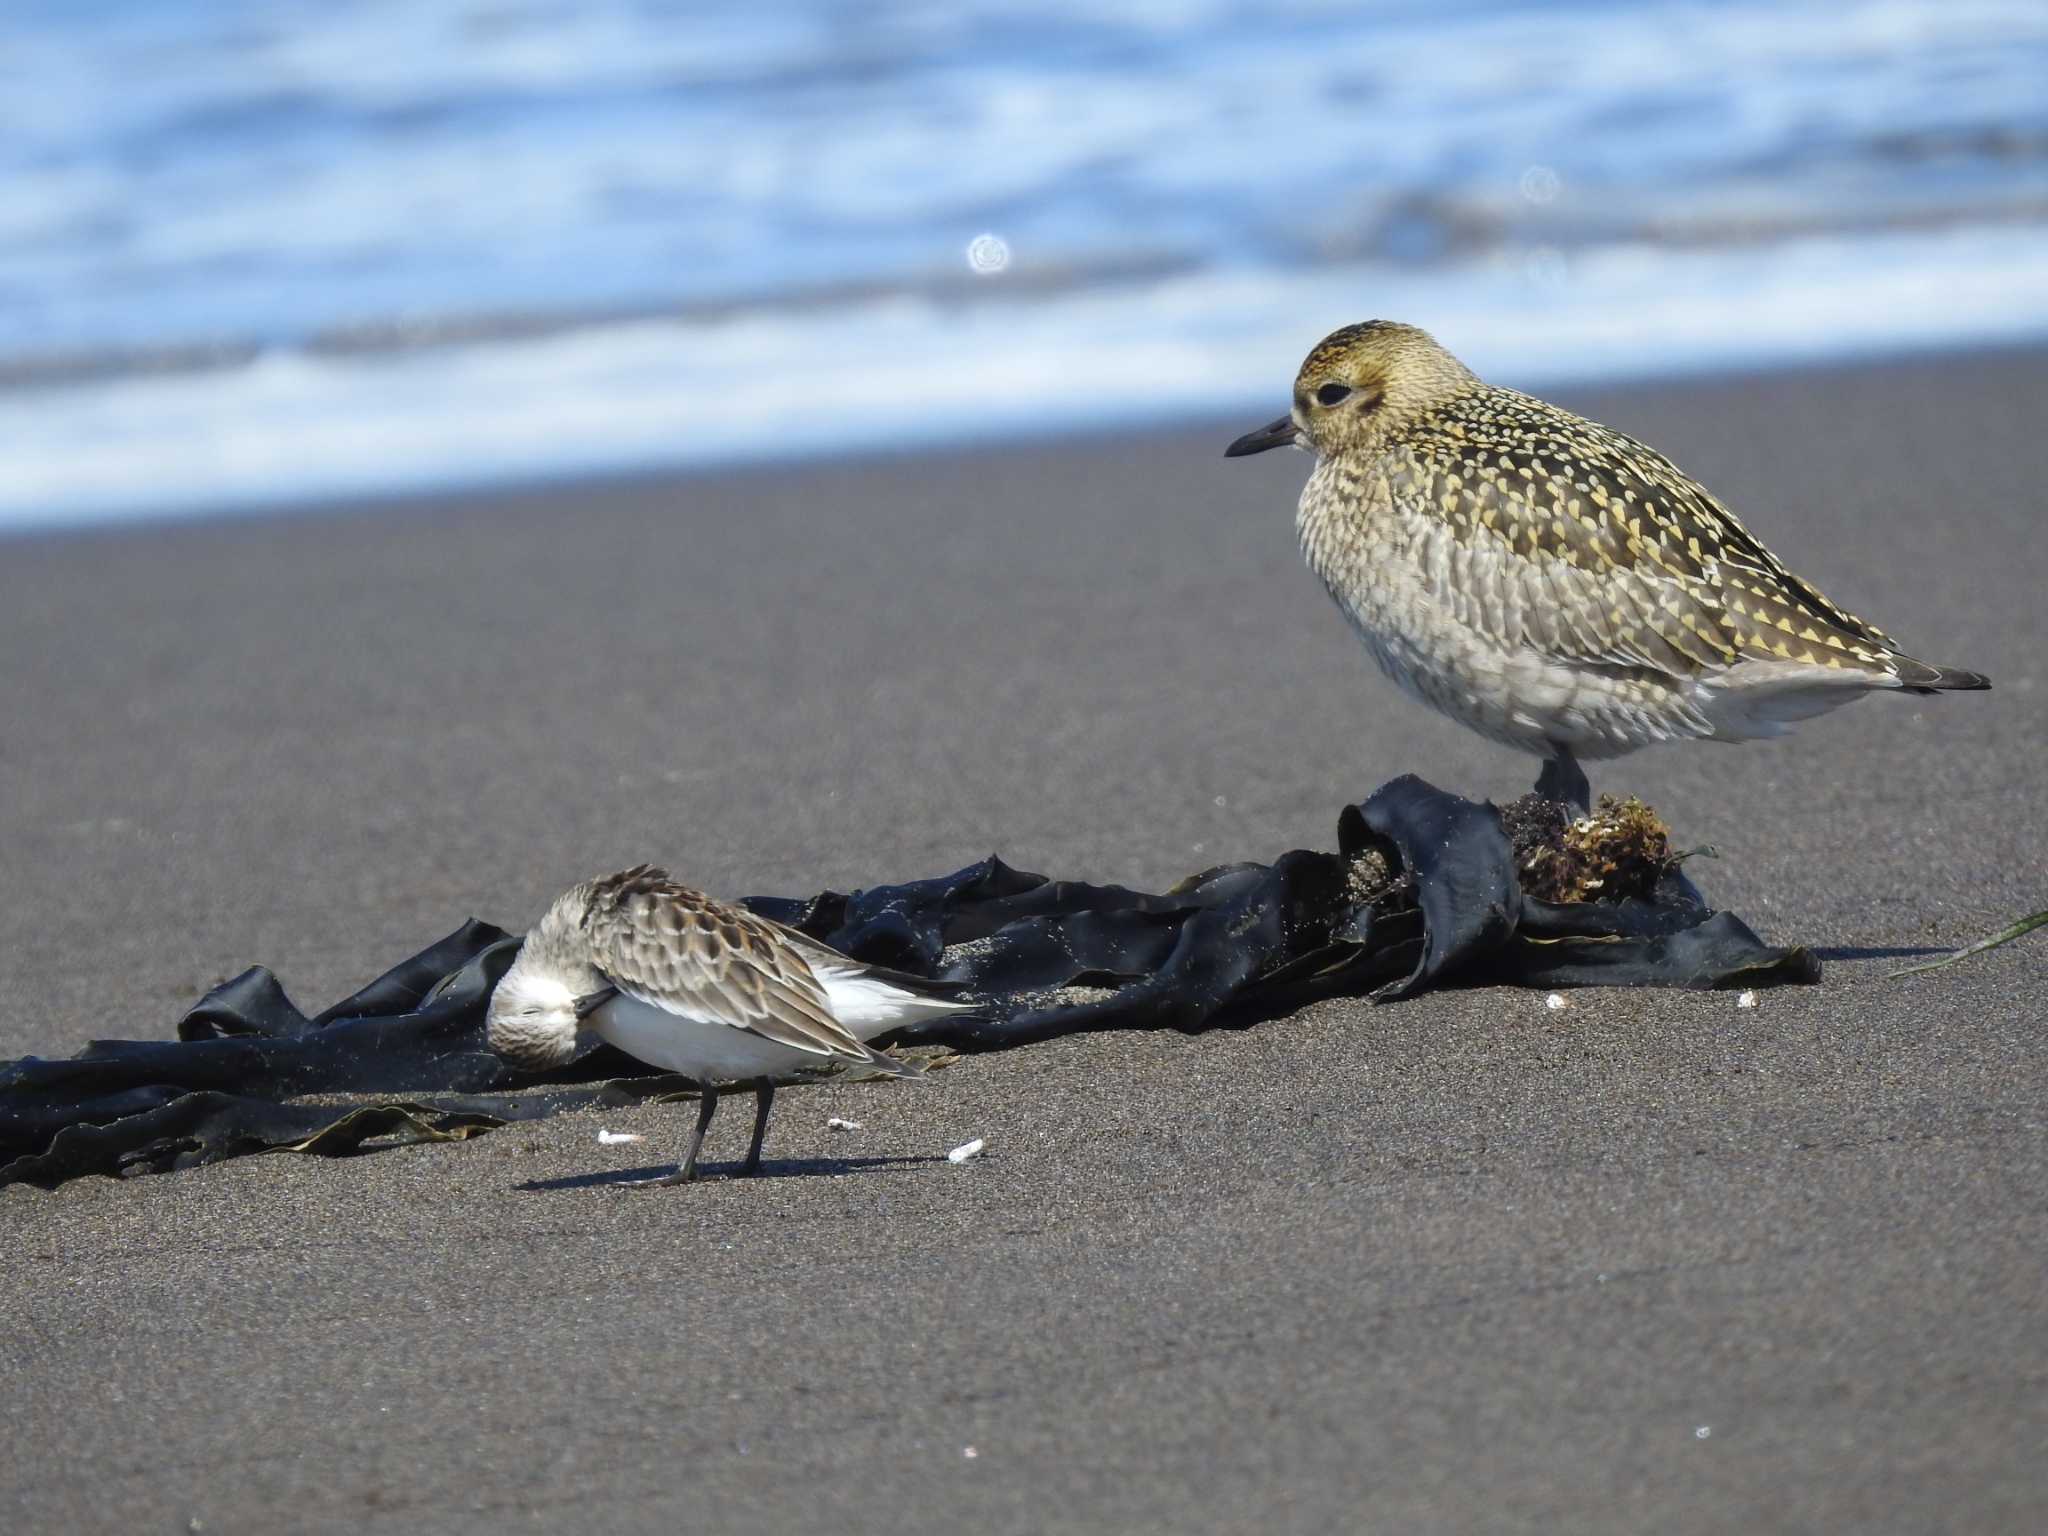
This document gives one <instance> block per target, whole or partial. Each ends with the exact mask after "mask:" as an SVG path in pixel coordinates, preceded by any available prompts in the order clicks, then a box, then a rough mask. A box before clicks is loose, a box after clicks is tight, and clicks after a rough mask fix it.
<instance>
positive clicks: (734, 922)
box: [583, 864, 872, 1061]
mask: <svg viewBox="0 0 2048 1536" xmlns="http://www.w3.org/2000/svg"><path fill="white" fill-rule="evenodd" d="M583 930H584V932H585V933H586V934H587V935H588V936H589V940H590V947H591V958H592V959H593V960H594V961H595V962H596V964H597V967H598V969H599V970H601V971H602V972H604V974H605V976H606V978H607V979H608V980H610V982H611V983H612V985H613V986H615V987H617V988H618V989H619V990H620V991H621V992H623V993H625V994H626V995H627V996H629V997H633V998H637V999H638V1000H639V1001H641V1002H643V1003H648V1004H651V1005H652V1006H654V1007H657V1008H666V1009H668V1010H669V1011H670V1012H671V1013H676V1014H681V1015H683V1016H685V1017H688V1018H693V1019H701V1020H704V1021H706V1022H709V1023H717V1024H729V1025H731V1026H732V1027H733V1028H735V1029H746V1030H751V1031H753V1032H754V1033H755V1034H757V1035H760V1036H762V1037H763V1038H764V1039H768V1040H773V1041H775V1042H776V1043H778V1044H780V1045H787V1046H790V1047H792V1048H794V1049H796V1050H799V1051H808V1052H810V1053H812V1054H813V1055H818V1056H843V1057H850V1058H852V1059H854V1060H857V1061H865V1060H867V1059H869V1057H870V1055H871V1054H872V1053H871V1052H870V1051H869V1050H868V1048H867V1047H866V1046H865V1045H863V1044H861V1042H860V1041H859V1040H858V1039H856V1038H855V1037H854V1035H853V1034H852V1033H851V1032H849V1031H848V1030H847V1029H846V1027H845V1026H844V1025H842V1024H840V1023H839V1021H838V1020H837V1019H836V1018H834V1017H833V1014H832V1008H831V1004H830V1002H829V1001H828V1000H827V998H826V995H825V989H824V987H823V986H821V985H820V984H819V981H818V978H817V976H816V975H815V974H813V973H812V971H811V968H810V966H809V964H808V963H807V962H806V961H805V959H804V957H803V955H802V954H800V953H799V952H798V951H797V949H796V947H795V946H794V945H792V944H790V943H789V942H788V941H787V940H785V939H784V938H783V937H782V936H781V935H780V934H779V933H777V932H776V930H775V927H774V925H773V924H770V923H769V922H767V921H766V920H765V919H762V918H758V917H755V916H754V915H753V914H752V913H751V912H748V911H746V910H745V909H744V908H741V907H735V906H730V905H728V904H726V903H725V902H722V901H714V900H713V899H712V898H711V897H709V896H706V895H705V894H704V893H703V892H702V891H695V890H692V889H690V887H688V886H686V885H680V884H678V883H677V882H676V881H675V880H673V879H671V878H670V877H669V876H668V874H667V873H666V872H665V871H663V870H659V869H656V868H654V867H653V866H652V865H648V864H643V865H640V866H638V867H637V868H634V869H628V870H624V871H621V872H620V873H619V874H616V875H608V876H606V877H605V878H604V879H602V880H598V881H596V882H594V883H593V884H592V886H591V893H590V903H589V906H588V907H587V908H586V910H585V912H584V917H583Z"/></svg>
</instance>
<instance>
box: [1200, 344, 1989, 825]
mask: <svg viewBox="0 0 2048 1536" xmlns="http://www.w3.org/2000/svg"><path fill="white" fill-rule="evenodd" d="M1280 447H1299V448H1305V449H1307V450H1309V451H1310V452H1312V453H1313V454H1315V455H1316V467H1315V470H1314V472H1313V473H1311V474H1310V476H1309V479H1308V485H1307V487H1306V489H1304V490H1303V491H1302V493H1301V505H1300V509H1299V511H1298V513H1297V515H1296V519H1295V526H1296V528H1297V530H1298V531H1299V533H1300V536H1301V543H1302V549H1303V551H1304V552H1305V553H1306V554H1307V556H1308V561H1309V564H1310V565H1311V566H1312V567H1313V568H1314V569H1315V572H1316V574H1317V575H1318V576H1320V577H1321V578H1322V579H1323V583H1324V585H1325V586H1327V587H1328V588H1329V591H1330V595H1331V596H1332V597H1333V598H1335V599H1336V601H1337V605H1338V607H1340V608H1342V609H1343V610H1344V614H1345V617H1346V618H1348V619H1349V620H1350V621H1351V625H1352V627H1353V628H1354V629H1355V630H1357V632H1358V634H1359V637H1360V638H1361V639H1362V640H1364V642H1365V647H1366V649H1367V650H1368V651H1370V652H1371V653H1372V656H1373V659H1374V660H1375V661H1377V662H1378V663H1379V665H1380V667H1381V668H1382V669H1383V670H1384V671H1385V672H1386V673H1387V675H1388V676H1390V677H1391V678H1393V679H1394V681H1395V682H1396V683H1398V684H1399V685H1400V686H1401V687H1402V688H1403V689H1404V690H1406V691H1407V692H1409V693H1411V694H1413V695H1414V696H1415V697H1417V698H1419V699H1421V700H1422V701H1423V702H1424V703H1426V704H1429V705H1432V706H1433V707H1435V708H1436V709H1439V710H1441V711H1442V712H1443V713H1445V714H1447V715H1449V716H1451V718H1453V719H1454V720H1458V721H1460V722H1462V723H1463V724H1465V725H1468V726H1470V727H1472V728H1473V729H1474V730H1476V731H1479V732H1480V733H1481V734H1482V735H1485V736H1488V737H1491V738H1493V739H1494V740H1496V741H1504V742H1506V743H1508V744H1509V745H1511V746H1516V747H1520V748H1522V749H1524V750H1525V751H1530V752H1534V753H1536V754H1537V755H1539V756H1540V757H1542V758H1543V759H1544V760H1545V761H1544V767H1543V772H1542V774H1541V776H1540V777H1539V778H1538V779H1537V781H1536V788H1537V792H1538V793H1540V794H1543V795H1546V796H1548V797H1549V798H1551V799H1554V800H1565V801H1569V802H1571V803H1574V804H1576V805H1578V806H1580V807H1581V808H1583V807H1585V806H1586V805H1587V804H1588V801H1589V799H1590V789H1589V786H1588V785H1587V783H1586V776H1585V773H1584V771H1583V770H1582V769H1581V768H1580V767H1579V766H1578V759H1580V758H1600V757H1619V756H1620V755H1622V754H1623V753H1625V752H1632V751H1634V750H1635V749H1636V748H1638V747H1642V746H1647V745H1649V744H1650V743H1652V742H1657V741H1671V740H1679V739H1684V738H1706V739H1710V740H1717V741H1746V740H1751V739H1754V738H1757V737H1763V736H1778V735H1782V734H1783V733H1784V731H1785V729H1786V727H1787V726H1788V725H1789V724H1791V723H1792V722H1794V721H1797V720H1804V719H1806V718H1808V717H1809V716H1812V715H1817V714H1819V713H1821V712H1822V711H1824V710H1828V709H1832V708H1834V707H1835V706H1836V705H1839V704H1845V703H1848V702H1849V701H1850V700H1851V699H1855V698H1858V697H1860V696H1862V695H1863V694H1864V693H1867V692H1869V691H1871V690H1873V689H1905V690H1907V691H1909V692H1913V693H1932V692H1937V691H1941V690H1945V689H1963V688H1988V687H1990V686H1991V684H1990V682H1989V681H1988V680H1987V679H1985V678H1983V677H1981V676H1979V675H1978V674H1977V673H1975V672H1963V671H1957V670H1953V669H1950V668H1944V667H1934V666H1929V665H1927V664H1926V663H1925V662H1920V661H1915V660H1913V659H1912V658H1911V657H1909V656H1907V655H1905V654H1903V653H1902V652H1901V651H1900V650H1899V649H1898V646H1897V645H1896V644H1895V643H1894V642H1893V640H1892V639H1891V637H1890V636H1888V635H1886V634H1885V633H1884V632H1883V631H1882V630H1879V629H1878V628H1876V627H1875V626H1874V625H1871V624H1866V623H1865V622H1864V621H1863V620H1861V619H1859V618H1857V617H1856V616H1855V615H1854V614H1851V613H1849V612H1847V611H1846V610H1844V609H1841V608H1838V607H1836V606H1835V605H1834V604H1833V603H1831V602H1829V601H1828V600H1827V598H1825V597H1823V596H1822V595H1821V594H1820V592H1819V590H1818V589H1817V588H1815V587H1814V586H1813V585H1811V584H1810V583H1808V582H1806V581H1803V580H1801V579H1800V578H1799V577H1798V576H1795V575H1794V574H1793V573H1792V572H1791V571H1790V570H1788V569H1787V568H1786V566H1785V563H1784V562H1783V561H1782V560H1780V559H1779V558H1778V557H1777V556H1776V555H1774V554H1772V553H1771V552H1770V550H1768V549H1766V548H1765V547H1764V546H1763V544H1762V543H1761V542H1760V541H1759V540H1758V539H1757V538H1756V537H1755V536H1754V535H1753V534H1751V533H1750V532H1749V530H1748V529H1746V528H1744V527H1743V526H1742V524H1741V523H1740V522H1738V521H1737V520H1736V518H1735V515H1734V514H1733V513H1732V512H1730V511H1729V510H1728V509H1727V508H1726V507H1723V506H1722V505H1721V504H1720V503H1719V502H1718V501H1716V500H1715V499H1714V498H1713V497H1712V496H1711V495H1709V494H1708V493H1707V491H1706V490H1705V489H1704V488H1702V487H1701V486H1700V485H1699V484H1698V483H1697V482H1696V481H1693V480H1691V479H1689V478H1687V476H1685V475H1684V474H1683V473H1681V472H1680V471H1679V470H1678V469H1677V468H1676V467H1675V466H1674V465H1673V464H1672V463H1671V462H1670V460H1668V459H1666V458H1664V457H1663V456H1662V455H1661V454H1659V453H1657V452H1655V451H1654V450H1652V449H1650V448H1646V447H1645V446H1643V444H1641V443H1638V442H1636V441H1635V440H1634V439H1632V438H1628V437H1624V436H1622V435H1621V434H1620V433H1619V432H1612V431H1609V430H1608V429H1607V428H1605V427H1602V426H1597V425H1595V424H1594V423H1593V422H1590V421H1587V420H1585V419H1584V418H1583V417H1579V416H1575V415H1573V414H1572V413H1571V412H1570V411H1566V410H1561V409H1559V408H1558V407H1557V406H1554V405H1549V404H1546V403H1545V402H1543V401H1541V400H1537V399H1533V398H1532V397H1530V396H1528V395H1523V394H1517V393H1515V392H1514V391H1513V390H1508V389H1496V388H1494V387H1493V386H1492V385H1489V384H1486V383H1483V382H1482V381H1481V380H1480V379H1478V378H1477V377H1476V376H1475V375H1474V374H1473V373H1472V372H1471V371H1470V370H1469V369H1467V368H1466V367H1465V365H1464V364H1462V363H1460V362H1459V361H1458V360H1457V359H1456V358H1454V357H1452V356H1451V354H1450V353H1448V352H1446V351H1445V350H1444V349H1443V348H1442V347H1440V346H1438V345H1437V344H1436V342H1435V341H1433V340H1432V339H1431V338H1430V337H1429V336H1427V335H1426V334H1424V333H1423V332H1421V331H1419V330H1417V329H1415V328H1414V327H1413V326H1408V325H1396V324H1394V323H1392V322H1390V321H1385V320H1371V321H1367V322H1366V323H1365V324H1363V325H1353V326H1347V327H1345V328H1344V329H1343V330H1341V331H1337V332H1335V333H1334V334H1333V335H1331V336H1329V337H1328V338H1326V339H1325V340H1324V341H1323V342H1322V343H1321V344H1320V345H1319V346H1317V347H1316V349H1315V350H1314V351H1313V352H1311V353H1309V355H1308V360H1307V361H1306V362H1305V363H1303V364H1302V365H1301V372H1300V373H1299V374H1297V375H1296V377H1295V381H1294V408H1293V410H1292V412H1291V413H1290V414H1288V415H1286V416H1283V417H1282V418H1281V419H1280V420H1278V421H1276V422H1274V423H1272V424H1271V425H1270V426H1266V427H1261V428H1260V429H1259V430H1258V431H1256V432H1249V433H1246V434H1245V435H1244V436H1243V437H1240V438H1239V439H1238V440H1237V441H1236V442H1234V443H1232V444H1231V445H1230V447H1229V449H1228V450H1227V453H1228V455H1229V456H1230V457H1233V458H1235V457H1238V456H1240V455H1243V454H1248V453H1261V452H1264V451H1265V450H1266V449H1268V448H1280Z"/></svg>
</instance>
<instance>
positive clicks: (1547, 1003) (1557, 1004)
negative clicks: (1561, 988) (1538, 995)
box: [1543, 992, 1565, 1013]
mask: <svg viewBox="0 0 2048 1536" xmlns="http://www.w3.org/2000/svg"><path fill="white" fill-rule="evenodd" d="M1543 1006H1544V1007H1546V1008H1548V1009H1549V1010H1550V1011H1551V1012H1552V1013H1555V1012H1557V1010H1558V1009H1560V1008H1562V1007H1564V1006H1565V1001H1564V994H1563V993H1562V992H1553V993H1551V994H1550V996H1548V997H1546V998H1545V999H1543Z"/></svg>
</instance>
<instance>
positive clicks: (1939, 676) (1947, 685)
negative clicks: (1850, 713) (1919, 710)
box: [1891, 655, 1991, 693]
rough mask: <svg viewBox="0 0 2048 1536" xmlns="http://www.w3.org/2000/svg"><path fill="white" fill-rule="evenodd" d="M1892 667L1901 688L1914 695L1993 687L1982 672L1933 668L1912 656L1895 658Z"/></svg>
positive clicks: (1952, 668) (1955, 668)
mask: <svg viewBox="0 0 2048 1536" xmlns="http://www.w3.org/2000/svg"><path fill="white" fill-rule="evenodd" d="M1891 666H1892V670H1893V671H1894V672H1895V673H1896V674H1897V675H1898V679H1899V686H1900V687H1901V688H1905V689H1907V690H1909V691H1910V692H1913V693H1948V692H1951V691H1955V692H1966V691H1968V690H1971V689H1977V688H1989V687H1990V686H1991V679H1990V678H1988V677H1986V676H1985V675H1984V674H1983V673H1981V672H1965V671H1964V670H1963V669H1962V668H1961V667H1931V666H1929V665H1928V664H1927V663H1926V662H1924V661H1915V660H1914V659H1913V658H1912V657H1910V656H1897V655H1895V656H1893V657H1892V658H1891Z"/></svg>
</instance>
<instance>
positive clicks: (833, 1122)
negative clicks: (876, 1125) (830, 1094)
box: [825, 1115, 862, 1131]
mask: <svg viewBox="0 0 2048 1536" xmlns="http://www.w3.org/2000/svg"><path fill="white" fill-rule="evenodd" d="M825 1129H826V1130H828V1131H858V1130H861V1129H862V1126H861V1123H860V1122H859V1121H858V1120H842V1119H840V1118H839V1117H838V1116H837V1115H834V1116H833V1117H832V1118H831V1119H830V1120H827V1121H826V1122H825Z"/></svg>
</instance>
